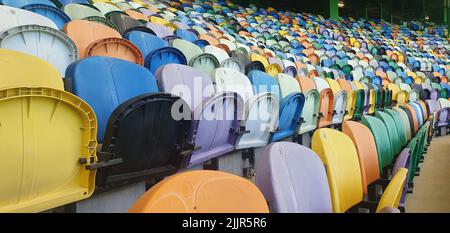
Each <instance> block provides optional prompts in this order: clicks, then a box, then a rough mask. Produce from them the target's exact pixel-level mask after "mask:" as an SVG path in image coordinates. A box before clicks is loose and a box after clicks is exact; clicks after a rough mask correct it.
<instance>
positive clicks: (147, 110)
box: [66, 57, 193, 190]
mask: <svg viewBox="0 0 450 233" xmlns="http://www.w3.org/2000/svg"><path fill="white" fill-rule="evenodd" d="M92 70H95V71H96V72H92ZM66 78H68V79H69V80H70V81H71V84H72V89H73V93H74V94H76V95H77V96H79V97H81V98H82V99H83V100H85V101H86V102H87V103H88V104H89V105H90V106H92V108H93V109H94V111H95V114H96V116H97V119H98V135H97V140H98V142H99V143H102V146H101V152H99V153H98V156H99V160H100V162H99V163H97V164H90V165H89V164H88V165H86V169H88V170H89V169H96V168H97V169H98V170H97V177H96V185H97V186H98V187H99V188H100V190H104V189H110V188H115V187H119V186H121V185H124V184H128V183H132V182H135V181H140V180H150V179H154V178H156V179H158V178H162V177H164V176H167V175H171V174H173V173H175V172H176V171H177V170H178V169H180V168H184V167H185V166H186V165H187V163H188V161H189V159H190V155H191V153H192V149H193V145H192V144H191V143H189V142H188V140H187V135H188V132H189V129H190V125H191V119H185V118H183V117H182V116H183V115H182V113H183V112H190V109H189V106H188V105H187V104H186V103H185V102H184V101H183V100H182V99H181V98H180V97H177V96H174V95H170V94H163V93H157V91H158V87H157V85H156V80H155V79H154V77H153V75H152V74H151V73H150V71H148V70H147V69H145V68H144V67H142V66H139V65H136V64H134V63H132V62H128V61H125V60H121V59H116V58H111V57H89V58H85V59H82V60H80V61H78V62H75V63H72V65H70V66H69V68H68V69H67V72H66ZM173 109H177V110H179V111H180V113H178V112H177V114H175V115H173V114H172V110H173ZM179 115H181V116H180V117H179ZM178 118H179V119H178ZM161 145H164V146H161Z"/></svg>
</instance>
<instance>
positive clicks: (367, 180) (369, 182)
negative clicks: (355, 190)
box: [342, 121, 410, 204]
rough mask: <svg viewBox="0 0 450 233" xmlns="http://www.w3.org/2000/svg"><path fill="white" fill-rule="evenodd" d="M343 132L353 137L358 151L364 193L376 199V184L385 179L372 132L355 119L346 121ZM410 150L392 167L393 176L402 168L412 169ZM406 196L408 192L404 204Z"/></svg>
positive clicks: (404, 151)
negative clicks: (381, 174) (381, 175)
mask: <svg viewBox="0 0 450 233" xmlns="http://www.w3.org/2000/svg"><path fill="white" fill-rule="evenodd" d="M342 132H343V133H345V134H346V135H347V136H349V137H350V138H351V139H352V141H353V143H354V145H355V147H356V150H357V152H358V159H359V164H360V168H361V178H362V183H363V193H364V194H365V195H369V196H368V197H369V199H371V200H374V199H376V193H375V192H376V189H375V185H377V184H380V185H383V180H380V179H381V177H380V168H379V166H380V164H379V162H378V152H377V148H376V143H375V139H374V137H373V135H372V132H371V131H370V129H369V128H368V127H367V126H365V125H363V124H361V123H359V122H355V121H346V122H344V123H343V125H342ZM409 152H410V150H409V149H408V148H407V149H405V150H403V151H402V153H401V154H400V155H399V157H398V158H397V160H396V162H395V164H394V167H393V169H392V174H393V176H395V174H396V173H397V171H398V170H399V169H400V168H407V169H410V167H409V166H410V163H409V156H410V154H409ZM405 188H406V190H407V185H405ZM369 189H370V193H369ZM406 190H405V191H406ZM405 196H406V192H404V193H403V202H402V204H404V201H405V200H404V197H405Z"/></svg>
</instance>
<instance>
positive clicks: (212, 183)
mask: <svg viewBox="0 0 450 233" xmlns="http://www.w3.org/2000/svg"><path fill="white" fill-rule="evenodd" d="M186 187H189V188H188V189H186ZM128 211H129V212H130V213H268V212H269V208H268V206H267V203H266V200H265V199H264V196H263V195H262V193H261V191H260V190H259V189H258V188H257V187H256V185H254V184H253V183H251V182H250V181H248V180H246V179H244V178H242V177H239V176H236V175H232V174H228V173H224V172H219V171H207V170H204V171H188V172H183V173H179V174H176V175H173V176H170V177H168V178H166V179H164V180H163V181H161V182H159V183H158V184H157V185H155V186H153V187H152V188H151V189H150V190H148V191H147V192H146V193H145V194H144V195H143V196H142V197H141V198H140V199H139V200H138V201H137V202H136V203H135V204H134V205H133V206H132V207H131V208H130V209H129V210H128Z"/></svg>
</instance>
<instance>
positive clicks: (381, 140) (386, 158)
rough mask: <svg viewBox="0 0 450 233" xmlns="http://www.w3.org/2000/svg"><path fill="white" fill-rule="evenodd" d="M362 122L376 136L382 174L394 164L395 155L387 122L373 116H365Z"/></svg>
mask: <svg viewBox="0 0 450 233" xmlns="http://www.w3.org/2000/svg"><path fill="white" fill-rule="evenodd" d="M361 123H362V124H364V125H365V126H367V127H368V128H369V129H370V131H371V132H372V135H373V137H374V138H375V143H376V146H377V152H378V162H379V167H380V174H381V175H382V174H383V169H384V168H385V167H387V166H389V165H391V164H392V162H393V161H394V156H393V152H392V148H391V143H390V141H389V134H388V131H387V129H386V126H385V124H384V123H383V121H382V120H380V119H378V118H376V117H373V116H368V115H367V116H363V118H362V119H361Z"/></svg>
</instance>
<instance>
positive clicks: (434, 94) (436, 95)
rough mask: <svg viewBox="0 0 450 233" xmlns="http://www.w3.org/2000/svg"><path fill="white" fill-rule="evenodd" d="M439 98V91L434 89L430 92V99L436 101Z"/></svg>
mask: <svg viewBox="0 0 450 233" xmlns="http://www.w3.org/2000/svg"><path fill="white" fill-rule="evenodd" d="M438 98H439V91H438V90H436V89H432V90H431V92H430V99H431V100H437V99H438Z"/></svg>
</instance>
